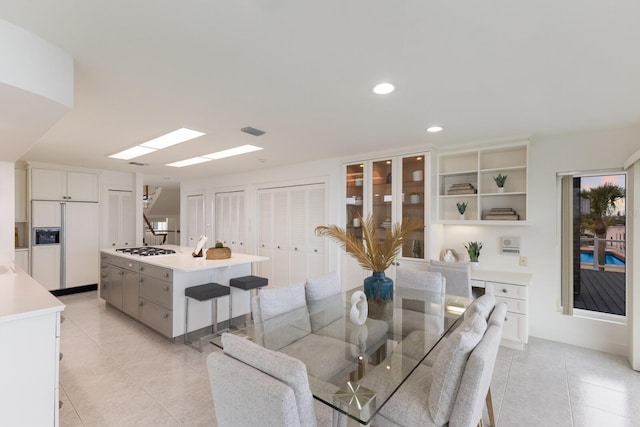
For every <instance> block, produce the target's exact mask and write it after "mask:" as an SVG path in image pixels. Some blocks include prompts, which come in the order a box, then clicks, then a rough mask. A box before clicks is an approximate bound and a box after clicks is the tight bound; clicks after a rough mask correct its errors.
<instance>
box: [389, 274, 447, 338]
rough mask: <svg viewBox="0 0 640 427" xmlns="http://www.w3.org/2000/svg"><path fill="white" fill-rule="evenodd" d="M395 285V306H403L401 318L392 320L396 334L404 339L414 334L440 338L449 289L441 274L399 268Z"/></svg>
mask: <svg viewBox="0 0 640 427" xmlns="http://www.w3.org/2000/svg"><path fill="white" fill-rule="evenodd" d="M395 285H396V288H395V295H394V304H397V305H400V306H401V307H402V308H403V310H402V311H401V312H400V313H401V318H400V317H394V319H393V327H394V332H395V333H396V334H398V335H401V336H407V335H408V334H411V333H412V332H413V331H416V332H417V331H423V332H426V333H431V334H433V335H440V334H441V333H442V331H443V329H444V305H445V304H444V303H445V289H446V280H445V278H444V277H443V276H442V274H440V273H437V272H431V271H418V270H409V269H406V268H404V269H398V270H397V272H396V280H395ZM400 328H401V329H400ZM414 335H415V334H414ZM422 339H423V340H424V337H423V338H422ZM405 344H406V343H405Z"/></svg>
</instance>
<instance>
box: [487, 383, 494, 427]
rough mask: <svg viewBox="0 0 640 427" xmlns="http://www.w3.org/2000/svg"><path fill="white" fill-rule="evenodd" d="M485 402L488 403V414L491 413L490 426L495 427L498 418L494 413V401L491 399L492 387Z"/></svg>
mask: <svg viewBox="0 0 640 427" xmlns="http://www.w3.org/2000/svg"><path fill="white" fill-rule="evenodd" d="M485 401H486V403H487V412H488V413H489V425H490V426H491V427H495V426H496V418H495V415H494V413H493V400H492V399H491V387H489V390H488V391H487V398H486V399H485Z"/></svg>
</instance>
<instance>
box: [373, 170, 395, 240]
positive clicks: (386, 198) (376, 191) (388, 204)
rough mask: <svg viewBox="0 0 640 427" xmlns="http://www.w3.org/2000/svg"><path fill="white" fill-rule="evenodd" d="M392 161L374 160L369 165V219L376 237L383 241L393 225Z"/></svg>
mask: <svg viewBox="0 0 640 427" xmlns="http://www.w3.org/2000/svg"><path fill="white" fill-rule="evenodd" d="M393 196H394V191H393V160H391V159H384V160H376V161H373V162H372V164H371V218H372V219H373V223H374V224H375V226H376V236H377V237H378V239H380V240H382V239H384V237H385V235H386V233H387V230H388V229H390V228H391V224H393V221H394V217H393V203H392V202H393Z"/></svg>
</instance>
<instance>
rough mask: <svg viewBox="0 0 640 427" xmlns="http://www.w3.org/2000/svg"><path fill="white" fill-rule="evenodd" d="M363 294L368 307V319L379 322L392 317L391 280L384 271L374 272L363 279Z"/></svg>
mask: <svg viewBox="0 0 640 427" xmlns="http://www.w3.org/2000/svg"><path fill="white" fill-rule="evenodd" d="M364 293H365V295H366V296H367V303H368V305H369V317H371V318H372V319H380V320H389V319H391V318H392V317H393V280H391V279H390V278H388V277H387V276H386V275H385V274H384V271H374V272H373V273H372V274H371V276H369V277H367V278H366V279H364Z"/></svg>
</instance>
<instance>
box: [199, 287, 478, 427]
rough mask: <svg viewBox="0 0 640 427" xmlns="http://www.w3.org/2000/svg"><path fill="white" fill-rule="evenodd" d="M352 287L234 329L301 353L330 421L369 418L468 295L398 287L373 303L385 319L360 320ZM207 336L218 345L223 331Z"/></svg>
mask: <svg viewBox="0 0 640 427" xmlns="http://www.w3.org/2000/svg"><path fill="white" fill-rule="evenodd" d="M356 291H361V289H360V288H355V289H351V290H349V291H346V292H343V293H341V294H337V295H334V296H332V297H328V298H326V299H324V300H320V301H314V302H312V303H310V302H307V305H306V306H303V307H299V308H297V309H295V310H292V311H289V312H287V313H285V314H282V315H279V316H276V317H272V318H270V319H268V320H265V321H259V322H258V321H256V322H250V323H249V324H247V326H246V327H243V328H241V329H238V330H232V331H231V333H234V334H238V335H241V336H244V337H246V338H247V339H250V340H252V341H254V342H256V343H257V344H259V345H261V346H263V347H266V348H269V349H271V350H276V351H280V352H282V353H285V354H288V355H290V356H292V357H295V358H297V359H299V360H301V361H302V362H303V363H304V364H305V365H306V367H307V374H308V377H309V386H310V388H311V392H312V394H313V396H314V398H315V399H316V400H318V401H320V402H322V403H323V404H325V405H327V406H328V407H330V408H331V409H332V410H333V420H334V425H344V424H345V421H348V424H352V423H355V424H356V425H357V424H364V425H366V424H368V423H369V422H370V421H371V420H372V419H373V418H374V417H375V416H376V414H377V413H378V411H380V409H381V408H382V407H383V406H384V405H385V404H386V403H387V402H388V401H389V399H390V398H391V397H392V396H393V395H394V393H395V392H396V391H397V390H398V389H399V388H400V387H401V386H402V384H403V383H404V382H405V380H406V379H407V378H408V377H409V375H411V373H412V372H413V371H414V370H415V369H416V368H417V366H418V365H419V364H420V363H422V362H423V361H424V360H425V358H427V357H428V356H429V354H430V353H431V352H432V351H433V349H434V348H435V347H436V345H437V344H438V343H439V342H440V340H441V339H442V338H443V337H444V336H446V335H447V334H449V333H450V332H451V330H453V329H454V328H455V327H456V325H457V324H458V323H459V319H460V317H461V316H462V314H463V313H464V311H465V309H466V307H467V306H468V305H469V304H470V303H471V301H472V300H471V299H470V298H464V297H460V296H454V295H447V294H442V293H439V292H429V291H424V290H420V291H418V290H416V289H411V288H406V289H405V288H401V287H398V286H396V289H395V296H394V299H393V302H389V303H386V304H389V305H388V306H387V309H386V310H373V311H375V312H383V313H385V315H386V316H385V318H378V319H374V318H371V317H370V316H369V317H368V318H367V319H366V322H365V323H364V324H362V325H358V324H357V323H358V321H357V319H356V317H355V316H350V312H352V304H351V298H352V295H353V294H354V292H356ZM354 301H355V299H354ZM376 303H380V302H371V303H370V304H376ZM371 308H373V307H371ZM369 313H372V311H371V310H370V311H369ZM351 317H353V320H351ZM354 321H355V323H354ZM211 343H212V344H213V345H215V346H216V347H219V348H223V347H222V341H221V337H220V336H217V337H214V338H213V339H212V340H211ZM345 417H346V420H345V419H344V418H345Z"/></svg>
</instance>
